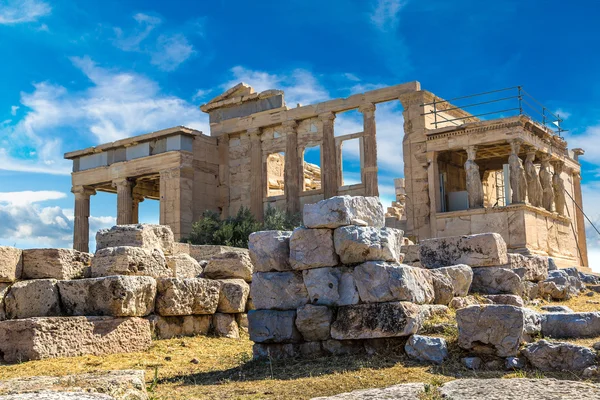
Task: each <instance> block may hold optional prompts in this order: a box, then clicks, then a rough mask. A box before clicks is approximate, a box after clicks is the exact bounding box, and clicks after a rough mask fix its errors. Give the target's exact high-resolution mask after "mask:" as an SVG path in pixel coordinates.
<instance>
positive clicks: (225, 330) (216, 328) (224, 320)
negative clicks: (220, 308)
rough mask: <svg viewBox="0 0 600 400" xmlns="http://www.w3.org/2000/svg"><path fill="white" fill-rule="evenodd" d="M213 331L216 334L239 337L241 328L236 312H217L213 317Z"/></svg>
mask: <svg viewBox="0 0 600 400" xmlns="http://www.w3.org/2000/svg"><path fill="white" fill-rule="evenodd" d="M212 325H213V332H214V334H215V335H216V336H219V337H226V338H230V339H239V338H240V330H239V328H238V324H237V322H236V321H235V315H234V314H222V313H216V314H215V315H213V319H212Z"/></svg>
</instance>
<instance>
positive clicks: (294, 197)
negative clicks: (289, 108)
mask: <svg viewBox="0 0 600 400" xmlns="http://www.w3.org/2000/svg"><path fill="white" fill-rule="evenodd" d="M297 127H298V124H297V123H296V121H293V120H292V121H285V122H284V123H283V131H284V132H285V168H284V172H285V180H284V192H285V198H286V208H287V212H288V213H290V214H296V213H298V212H300V184H301V179H304V176H303V174H304V168H301V160H300V158H299V157H298V133H297V131H296V128H297Z"/></svg>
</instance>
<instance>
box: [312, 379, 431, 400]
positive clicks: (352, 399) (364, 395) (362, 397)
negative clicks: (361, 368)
mask: <svg viewBox="0 0 600 400" xmlns="http://www.w3.org/2000/svg"><path fill="white" fill-rule="evenodd" d="M423 393H425V385H424V384H423V383H403V384H401V385H394V386H390V387H387V388H382V389H361V390H354V391H352V392H349V393H342V394H338V395H335V396H327V397H314V398H313V399H312V400H367V399H402V400H419V399H421V398H422V397H421V396H423Z"/></svg>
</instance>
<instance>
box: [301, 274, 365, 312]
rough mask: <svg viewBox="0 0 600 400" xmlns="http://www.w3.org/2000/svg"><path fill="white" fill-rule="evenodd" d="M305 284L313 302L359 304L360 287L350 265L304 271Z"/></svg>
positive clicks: (329, 304)
mask: <svg viewBox="0 0 600 400" xmlns="http://www.w3.org/2000/svg"><path fill="white" fill-rule="evenodd" d="M302 277H303V279H304V286H306V290H307V291H308V298H309V301H310V303H312V304H323V305H327V306H347V305H350V304H358V301H359V297H358V289H356V283H355V282H354V275H353V270H352V269H351V268H348V267H325V268H314V269H307V270H304V271H302Z"/></svg>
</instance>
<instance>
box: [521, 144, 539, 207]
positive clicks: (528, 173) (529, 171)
mask: <svg viewBox="0 0 600 400" xmlns="http://www.w3.org/2000/svg"><path fill="white" fill-rule="evenodd" d="M534 160H535V151H530V152H528V153H527V158H526V159H525V165H524V166H525V179H527V199H528V201H529V204H531V205H532V206H534V207H542V196H543V190H542V184H541V183H540V177H539V176H538V172H537V168H536V167H535V165H534V164H533V161H534Z"/></svg>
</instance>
